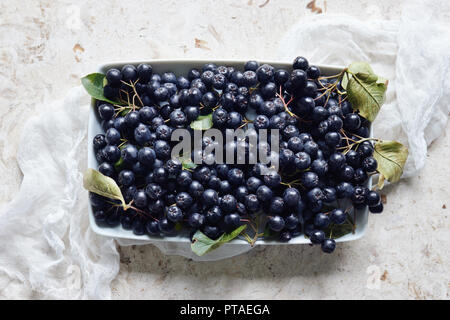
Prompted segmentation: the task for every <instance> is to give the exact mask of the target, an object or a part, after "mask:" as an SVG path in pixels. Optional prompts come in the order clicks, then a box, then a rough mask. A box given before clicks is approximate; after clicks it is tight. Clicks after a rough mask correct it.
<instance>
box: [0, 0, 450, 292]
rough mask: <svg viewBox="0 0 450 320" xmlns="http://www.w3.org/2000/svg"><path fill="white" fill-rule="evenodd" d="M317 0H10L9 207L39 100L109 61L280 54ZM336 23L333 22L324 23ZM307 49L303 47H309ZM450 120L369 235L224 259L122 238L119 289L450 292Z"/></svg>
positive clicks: (4, 132) (4, 152) (394, 5)
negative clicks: (21, 141) (327, 247)
mask: <svg viewBox="0 0 450 320" xmlns="http://www.w3.org/2000/svg"><path fill="white" fill-rule="evenodd" d="M307 3H308V1H305V0H303V1H298V0H277V1H275V0H271V1H268V2H267V3H266V1H265V0H248V1H247V0H245V1H244V0H241V1H238V0H236V1H200V0H197V1H193V0H186V1H162V0H159V1H156V0H152V1H143V0H142V1H126V2H124V1H109V2H106V1H105V2H102V3H100V2H99V1H96V2H92V1H91V2H87V1H64V2H58V3H57V2H55V1H50V0H49V1H29V0H28V1H20V2H17V1H11V0H6V1H2V2H1V3H0V39H1V41H0V105H1V108H0V176H1V177H2V187H0V205H1V204H2V203H5V202H7V201H9V200H10V199H11V198H12V197H13V196H14V194H15V192H17V190H18V188H19V186H20V182H21V173H20V170H19V168H18V166H17V159H16V152H17V141H18V137H19V135H20V132H21V127H22V125H23V123H24V121H25V120H26V119H27V118H28V117H30V116H31V115H33V114H35V113H37V112H39V110H36V109H35V106H36V105H37V103H38V102H45V101H48V99H54V98H60V97H62V96H64V95H65V94H66V92H67V90H68V89H69V88H71V87H72V86H75V85H78V84H79V78H80V76H82V75H84V74H87V73H89V72H92V71H93V70H95V69H96V66H97V65H99V64H100V63H103V62H105V61H114V60H145V59H153V58H185V57H187V58H206V59H207V58H242V59H246V58H255V59H268V60H269V59H271V60H273V59H275V58H276V56H275V55H276V52H277V50H278V46H277V41H278V39H280V38H281V37H282V35H283V34H284V32H285V31H286V30H287V29H288V28H289V26H290V25H292V24H293V23H295V22H297V21H298V20H299V19H301V18H302V17H303V16H306V15H311V14H313V13H312V12H311V10H310V9H307V8H306V6H307ZM316 5H317V6H318V7H321V8H322V10H323V11H325V1H317V4H316ZM400 5H401V1H396V2H393V1H389V0H379V1H376V2H372V1H345V0H336V1H328V2H327V3H326V14H330V13H331V14H341V13H344V14H349V15H352V16H355V17H357V18H363V19H366V17H367V16H369V17H370V19H378V18H382V19H396V18H397V17H398V15H399V13H400ZM324 32H326V30H324ZM299 54H301V53H299ZM449 134H450V129H449V128H448V127H447V130H446V133H445V134H444V135H443V136H442V137H441V138H439V139H438V140H437V141H436V142H435V143H433V145H432V146H431V147H430V149H429V157H428V163H427V167H426V168H425V169H424V171H423V172H422V173H421V174H420V175H419V176H418V177H416V178H413V179H409V180H405V181H402V182H401V183H400V184H398V185H396V186H393V187H388V188H386V190H384V192H383V193H385V194H387V204H386V206H385V212H384V213H383V214H382V215H380V216H371V217H370V221H369V228H368V232H367V235H366V236H365V237H364V238H363V239H362V240H359V241H356V242H351V243H346V244H342V245H339V247H338V248H337V250H336V252H335V254H333V255H324V254H322V253H321V252H320V249H319V248H316V247H314V248H312V247H309V246H276V247H258V248H256V249H255V250H253V251H251V252H250V253H248V254H245V255H242V256H238V257H235V258H231V259H227V260H223V261H218V262H206V263H205V262H202V263H200V262H193V261H188V260H187V259H184V258H181V257H165V256H163V255H162V254H161V253H160V252H159V251H158V249H156V248H155V247H153V246H141V247H123V248H121V269H120V273H119V275H118V277H117V279H116V280H115V281H114V282H113V284H112V290H113V296H114V298H117V299H125V298H137V299H141V298H146V299H154V298H204V299H209V298H223V299H228V298H240V299H249V298H250V299H259V298H268V299H272V298H274V299H282V298H287V299H311V298H331V299H334V298H337V299H343V298H375V299H381V298H406V299H423V298H435V299H448V297H449V286H450V275H449V272H448V270H449V269H450V260H449V259H450V258H449V257H450V252H449V250H450V249H449V248H450V243H449V230H450V224H449V221H448V212H449V210H450V200H449V199H450V192H449V190H448V180H449V178H450V175H449V170H448V159H449V157H450V148H449V143H450V142H449V139H448V135H449Z"/></svg>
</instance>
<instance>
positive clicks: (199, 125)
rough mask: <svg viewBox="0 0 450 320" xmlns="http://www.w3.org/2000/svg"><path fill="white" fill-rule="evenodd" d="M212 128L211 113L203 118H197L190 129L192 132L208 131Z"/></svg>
mask: <svg viewBox="0 0 450 320" xmlns="http://www.w3.org/2000/svg"><path fill="white" fill-rule="evenodd" d="M212 126H213V121H212V113H210V114H207V115H205V116H199V117H198V118H197V119H196V120H194V121H192V122H191V128H192V129H194V130H208V129H210V128H211V127H212Z"/></svg>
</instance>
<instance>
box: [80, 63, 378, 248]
mask: <svg viewBox="0 0 450 320" xmlns="http://www.w3.org/2000/svg"><path fill="white" fill-rule="evenodd" d="M246 61H247V60H212V59H209V60H190V59H177V60H147V61H125V62H114V63H106V64H103V65H101V66H100V67H99V68H98V69H97V72H100V73H103V74H105V73H106V71H107V70H108V69H110V68H118V69H119V70H120V68H121V67H122V66H124V65H126V64H133V65H138V64H140V63H147V64H150V65H151V66H152V68H153V72H154V73H159V74H161V73H164V72H169V71H170V72H174V73H175V74H176V75H177V76H179V75H186V74H187V72H188V71H189V70H190V69H191V68H201V67H202V66H203V65H204V64H205V63H208V62H214V63H215V64H217V65H225V66H232V67H235V68H238V69H240V70H243V69H244V64H245V62H246ZM260 63H267V64H270V65H272V66H274V67H275V68H284V69H286V70H292V63H290V62H279V61H260ZM317 66H318V67H319V68H320V70H321V72H322V75H326V76H328V75H334V74H338V73H339V72H341V71H342V69H343V67H338V66H329V65H317ZM370 131H371V136H372V130H370ZM99 133H104V132H103V129H102V128H101V125H100V120H99V117H98V115H97V112H96V110H95V101H94V99H92V108H91V110H90V113H89V126H88V146H87V147H88V167H89V168H93V169H96V170H97V169H98V165H99V164H98V163H97V160H96V158H95V154H94V148H93V144H92V140H93V138H94V136H95V135H97V134H99ZM371 186H372V178H369V180H368V182H367V187H368V188H371ZM367 220H368V209H367V208H366V209H364V210H359V211H357V213H356V230H355V232H354V233H350V234H347V235H345V236H343V237H341V238H338V239H336V241H337V242H344V241H352V240H357V239H359V238H361V237H362V236H363V235H364V234H365V232H366V228H367ZM89 221H90V226H91V228H92V230H93V231H94V232H95V233H97V234H99V235H102V236H107V237H113V238H120V239H128V240H135V241H137V242H140V241H143V242H145V243H158V242H159V243H160V242H168V243H180V242H181V243H184V244H187V243H189V242H190V240H189V236H188V235H187V234H181V235H177V236H171V237H151V236H148V235H142V236H138V235H135V234H134V233H133V232H132V231H131V230H125V229H122V227H121V226H120V225H119V226H117V227H115V228H110V227H102V226H99V225H97V223H96V222H95V220H94V217H93V213H92V207H91V206H89ZM309 243H310V241H309V239H307V238H305V237H304V236H302V235H301V236H298V237H295V238H293V239H292V240H291V241H289V242H287V243H284V242H279V241H273V240H270V241H269V240H263V239H260V240H258V241H257V242H256V245H294V244H309ZM242 245H246V246H249V244H248V242H247V241H245V240H243V239H238V238H236V239H234V240H232V241H230V242H229V243H226V244H225V245H224V246H242Z"/></svg>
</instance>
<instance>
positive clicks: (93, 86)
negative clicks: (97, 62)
mask: <svg viewBox="0 0 450 320" xmlns="http://www.w3.org/2000/svg"><path fill="white" fill-rule="evenodd" d="M105 80H106V79H105V75H104V74H102V73H91V74H88V75H87V76H85V77H83V78H81V84H82V85H83V87H84V89H86V91H87V93H89V95H90V96H91V97H92V98H94V99H97V100H100V101H106V102H109V103H112V104H118V103H117V102H115V101H112V100H109V99H107V98H105V96H104V95H103V83H104V81H105Z"/></svg>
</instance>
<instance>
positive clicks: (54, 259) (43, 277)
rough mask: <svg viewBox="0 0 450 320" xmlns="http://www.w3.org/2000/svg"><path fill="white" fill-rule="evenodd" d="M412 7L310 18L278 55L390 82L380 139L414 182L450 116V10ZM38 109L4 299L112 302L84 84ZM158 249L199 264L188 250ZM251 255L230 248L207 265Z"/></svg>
mask: <svg viewBox="0 0 450 320" xmlns="http://www.w3.org/2000/svg"><path fill="white" fill-rule="evenodd" d="M406 5H407V7H405V8H404V10H403V13H402V16H401V20H399V21H394V22H392V21H370V20H369V21H359V20H356V19H355V18H354V17H343V16H331V15H317V16H313V17H310V18H306V19H302V21H301V22H299V23H298V24H297V25H294V26H293V27H292V29H291V30H290V31H288V33H287V34H286V36H285V37H284V39H283V40H282V41H281V43H280V50H279V55H278V58H280V59H282V60H286V61H291V60H292V59H293V57H295V56H298V55H303V56H305V57H308V58H309V60H310V61H312V62H314V63H317V64H320V63H324V64H336V65H344V66H345V65H348V64H349V63H350V62H352V61H355V60H364V61H368V62H370V63H371V65H372V66H373V69H374V70H375V72H376V73H378V74H380V75H382V76H384V77H386V78H388V79H390V84H389V88H388V92H387V102H386V104H385V105H384V106H383V108H382V110H381V112H380V114H379V116H378V118H377V120H376V121H375V124H374V127H375V130H374V132H375V136H377V137H380V138H383V139H395V140H400V141H401V142H403V143H405V144H407V145H408V146H409V149H410V157H409V160H408V162H407V166H406V170H405V176H411V175H413V174H416V173H417V172H418V170H420V169H421V168H422V167H423V166H424V164H425V159H426V157H425V156H426V150H427V145H428V144H430V143H431V142H432V141H433V140H434V139H436V138H437V137H438V136H439V135H440V134H441V133H442V130H443V128H444V127H445V124H446V121H447V116H448V113H449V111H450V110H449V106H450V103H449V102H450V97H449V92H450V90H449V87H448V86H449V81H448V80H447V79H448V78H449V63H450V48H449V42H448V39H449V38H450V37H449V34H448V30H445V29H444V28H443V27H441V26H440V21H442V20H443V19H445V18H446V16H445V15H446V14H448V12H450V10H448V9H449V7H450V4H449V3H447V2H446V1H434V2H427V3H426V5H425V4H423V5H422V4H421V3H419V2H411V1H408V2H407V3H406ZM447 18H448V17H447ZM38 110H42V112H41V113H40V114H39V115H38V116H36V117H34V118H32V119H30V120H29V121H28V122H27V123H26V124H25V126H24V129H23V135H22V139H21V142H20V148H19V151H18V161H19V166H20V168H21V170H22V172H23V175H24V178H23V182H22V185H21V188H20V191H19V193H18V194H17V196H16V197H15V198H14V199H13V200H12V201H11V202H10V203H8V204H7V205H5V206H3V207H2V208H1V209H0V215H1V216H2V219H1V220H0V297H8V298H11V297H12V298H14V297H21V298H49V299H52V298H65V299H70V298H90V299H94V298H98V299H107V298H110V297H111V289H110V284H111V281H112V280H113V279H114V278H115V276H116V275H117V273H118V271H119V254H118V251H117V249H116V244H115V240H112V239H109V238H105V237H100V236H96V235H95V234H94V233H93V232H92V231H91V230H90V228H89V221H88V215H87V206H88V197H87V192H86V191H85V190H83V188H82V173H83V172H84V170H85V169H86V162H87V161H86V154H87V148H86V146H87V142H86V133H87V119H88V110H89V98H88V96H87V95H86V94H85V93H84V91H83V89H82V88H81V87H78V88H74V89H73V90H71V91H70V92H69V93H68V95H67V97H66V98H65V99H63V100H61V101H55V102H53V103H46V104H44V105H43V106H41V107H39V108H38ZM120 243H121V244H123V245H127V244H132V243H138V244H141V243H148V242H145V241H144V242H125V241H122V242H120ZM158 248H159V249H160V250H161V251H162V252H164V253H166V254H178V255H183V256H187V257H191V258H194V259H199V258H197V257H196V256H195V255H193V254H192V253H191V252H190V249H189V246H188V245H186V244H184V245H177V244H168V245H165V244H158ZM248 250H250V247H249V246H246V247H245V248H243V247H240V246H236V247H235V246H224V247H221V248H219V249H217V251H213V252H211V253H210V254H207V255H206V256H204V257H203V258H202V259H203V260H218V259H223V258H226V257H230V256H234V255H237V254H240V253H242V252H245V251H248Z"/></svg>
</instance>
